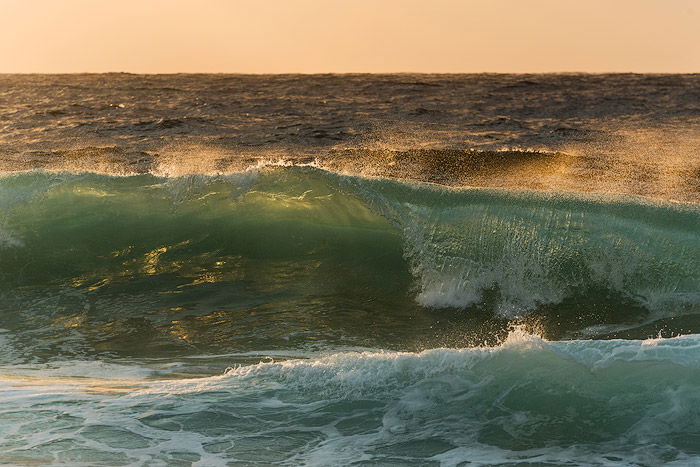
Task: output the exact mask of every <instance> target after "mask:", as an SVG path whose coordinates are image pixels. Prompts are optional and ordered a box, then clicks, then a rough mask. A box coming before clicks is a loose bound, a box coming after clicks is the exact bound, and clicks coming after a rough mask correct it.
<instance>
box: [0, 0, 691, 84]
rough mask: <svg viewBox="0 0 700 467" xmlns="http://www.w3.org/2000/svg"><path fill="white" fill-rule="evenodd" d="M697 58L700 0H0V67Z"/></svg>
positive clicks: (642, 64) (488, 68)
mask: <svg viewBox="0 0 700 467" xmlns="http://www.w3.org/2000/svg"><path fill="white" fill-rule="evenodd" d="M85 71H91V72H103V71H128V72H134V73H171V72H238V73H285V72H303V73H317V72H399V71H406V72H410V71H415V72H547V71H588V72H605V71H635V72H700V0H576V1H567V0H461V1H459V0H421V1H418V0H374V1H371V0H228V1H227V0H191V1H184V0H111V1H107V0H104V1H101V0H0V72H51V73H53V72H85Z"/></svg>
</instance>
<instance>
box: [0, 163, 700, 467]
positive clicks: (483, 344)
mask: <svg viewBox="0 0 700 467" xmlns="http://www.w3.org/2000/svg"><path fill="white" fill-rule="evenodd" d="M0 213H1V214H0V265H1V267H0V278H1V281H0V328H2V331H1V332H0V349H1V350H2V352H1V353H0V385H1V386H2V389H3V391H2V395H0V400H2V405H1V407H0V462H6V463H24V462H38V463H61V462H63V463H68V464H71V465H76V464H80V463H83V464H85V465H129V464H134V465H190V464H193V463H195V464H196V463H199V464H198V465H227V464H228V465H249V464H251V463H253V464H260V465H265V464H288V465H298V464H305V465H329V464H341V465H347V464H353V463H354V464H356V465H432V464H435V465H467V464H466V462H472V463H473V464H475V465H495V464H499V463H500V464H503V465H512V464H519V463H522V464H528V463H530V464H535V465H542V464H545V465H549V464H555V465H559V464H563V463H567V462H568V463H570V464H571V463H573V464H600V465H640V464H641V465H658V464H660V463H673V462H676V463H677V464H678V465H687V464H689V463H696V462H700V459H699V458H698V456H699V455H700V438H699V437H700V422H698V419H699V418H698V416H697V415H698V414H696V413H695V412H697V410H698V409H697V407H698V406H700V405H699V404H698V402H700V401H699V400H698V388H700V373H699V369H700V367H698V363H697V362H698V361H699V358H698V357H700V355H698V352H699V351H700V350H698V349H700V339H699V338H698V334H700V287H699V284H700V209H699V208H698V206H697V205H695V204H684V203H672V202H661V201H649V200H646V199H643V198H637V197H630V196H616V197H611V196H607V197H603V196H595V195H586V196H584V195H575V194H563V193H557V192H528V191H510V190H487V189H469V188H462V189H448V188H444V187H441V186H438V185H429V184H414V183H407V182H401V181H396V180H387V179H379V178H366V177H357V176H345V175H339V174H336V173H331V172H327V171H323V170H320V169H317V168H314V167H262V168H259V169H255V170H247V171H243V172H239V173H233V174H230V175H211V176H205V175H187V176H181V177H157V176H154V175H134V176H123V177H118V176H108V175H98V174H94V173H69V172H41V171H30V172H23V173H18V174H15V175H7V176H3V177H2V178H0ZM673 336H677V337H673Z"/></svg>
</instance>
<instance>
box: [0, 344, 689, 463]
mask: <svg viewBox="0 0 700 467" xmlns="http://www.w3.org/2000/svg"><path fill="white" fill-rule="evenodd" d="M699 352H700V337H699V336H698V335H688V336H684V337H678V338H672V339H652V340H646V341H629V340H628V341H623V340H608V341H590V340H574V341H560V342H548V341H544V340H542V339H540V338H537V337H534V336H532V335H529V334H526V333H524V332H522V331H514V332H513V333H511V334H510V336H509V337H508V338H507V339H506V340H505V342H504V343H503V344H502V345H500V346H498V347H481V348H469V349H432V350H427V351H424V352H421V353H408V352H389V351H382V352H367V351H365V352H343V353H338V354H331V355H326V356H319V355H318V354H315V355H314V356H311V355H309V356H310V357H311V358H307V359H304V358H296V359H290V360H286V361H280V362H275V361H271V360H268V361H267V362H263V363H259V364H255V365H247V366H240V367H235V368H231V369H229V370H228V371H227V372H226V373H225V374H224V375H221V376H213V377H208V378H196V379H167V378H164V377H165V376H166V375H167V374H168V372H172V371H173V369H172V367H170V368H167V365H161V368H160V369H157V368H155V367H154V366H153V365H152V366H151V368H150V369H148V368H135V367H134V366H133V365H131V366H129V367H124V366H119V365H111V366H110V365H107V364H97V363H92V364H90V363H88V362H77V363H73V364H71V365H63V366H61V365H57V364H54V365H52V366H43V367H42V366H41V365H32V366H26V365H25V366H22V367H20V368H6V369H5V370H4V371H6V372H9V373H10V375H4V377H3V379H2V380H0V381H1V383H0V384H2V389H3V391H2V392H1V393H0V401H2V406H3V410H2V412H0V419H1V420H2V421H3V424H1V425H0V435H2V436H0V462H8V463H28V462H39V463H51V462H57V463H78V464H80V463H84V464H89V465H115V464H118V465H131V464H141V463H147V462H153V463H162V464H168V465H173V464H189V463H195V462H199V463H201V464H203V465H224V464H226V463H232V464H233V465H237V464H242V465H247V464H255V463H262V462H265V463H267V464H272V465H319V466H320V465H330V464H334V465H445V466H450V465H462V464H463V463H464V462H465V461H468V462H470V463H473V464H474V465H516V464H517V465H519V464H524V465H533V464H537V465H562V464H566V465H568V464H575V465H611V466H629V465H661V464H664V465H665V464H669V465H694V464H696V463H697V462H699V461H700V448H699V447H698V446H699V445H698V433H700V421H699V420H700V417H698V415H699V414H698V413H697V412H698V407H700V396H699V395H698V391H697V387H698V385H699V384H700V366H699V364H698V362H700V353H699ZM139 370H140V371H139ZM149 372H150V373H151V375H152V377H151V379H148V378H147V379H143V374H144V373H146V374H147V373H149ZM75 374H79V375H80V376H81V378H75V377H72V376H74V375H75ZM10 378H12V379H10Z"/></svg>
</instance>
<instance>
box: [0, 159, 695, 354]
mask: <svg viewBox="0 0 700 467" xmlns="http://www.w3.org/2000/svg"><path fill="white" fill-rule="evenodd" d="M0 206H2V224H1V225H2V238H3V241H2V243H0V262H1V263H2V264H3V268H2V270H1V271H0V276H1V277H2V285H1V286H0V290H1V291H2V308H3V309H5V310H6V313H10V310H16V309H17V307H19V308H20V309H22V310H23V313H24V314H25V318H26V316H31V317H32V319H39V318H37V317H38V316H40V315H41V316H46V315H47V313H48V314H49V315H50V316H51V319H52V320H53V321H51V322H52V323H53V324H52V325H55V324H56V323H60V325H61V326H64V327H66V328H70V327H71V326H74V327H80V326H83V325H87V324H86V323H90V322H93V323H100V326H103V328H102V329H103V330H102V331H100V332H105V329H112V330H114V329H116V328H118V327H119V326H116V325H115V326H116V327H111V328H110V327H109V326H107V327H104V326H106V323H112V324H114V323H115V322H116V321H115V320H116V319H117V318H118V319H120V320H121V321H120V322H121V324H120V326H121V325H124V326H127V327H128V326H132V327H133V326H135V327H134V329H136V328H138V329H139V332H141V333H144V332H146V333H147V334H148V333H156V334H158V333H159V332H161V331H162V329H161V327H162V326H166V325H167V326H168V331H167V332H166V334H167V335H169V336H177V335H179V334H182V335H186V334H188V333H190V334H192V335H194V334H196V333H197V331H196V329H200V330H201V329H204V328H207V327H208V326H212V323H214V322H219V321H221V320H222V318H221V316H219V318H217V317H216V316H217V315H216V313H221V312H224V311H225V310H226V312H227V313H228V312H230V311H231V310H233V309H234V308H235V309H236V310H238V311H241V310H243V309H246V310H251V309H254V308H255V309H256V310H257V311H256V313H258V314H257V316H260V315H261V314H262V315H265V314H266V313H271V314H272V313H273V310H266V311H265V312H264V313H263V312H261V309H263V308H264V307H265V305H266V304H271V303H274V304H275V305H274V306H276V307H277V310H278V311H279V310H280V309H283V310H289V311H290V313H291V312H292V311H291V310H294V313H296V312H298V311H299V310H306V312H310V310H316V311H317V312H318V310H324V313H325V314H324V313H321V314H319V315H317V316H320V315H323V316H324V318H323V319H324V321H323V325H322V326H321V327H323V328H324V329H327V330H329V332H334V331H332V330H333V329H334V328H336V327H338V326H340V327H343V329H344V330H345V331H344V332H346V331H347V329H348V326H350V324H349V323H350V322H351V321H357V320H360V321H365V322H367V321H368V319H369V318H368V317H369V316H370V315H371V316H372V317H371V320H372V321H373V322H377V323H378V322H380V321H381V320H383V321H382V325H386V326H390V323H392V322H393V323H396V321H398V320H400V319H403V318H405V317H406V315H405V314H403V315H402V312H399V311H396V310H398V309H403V310H405V311H404V312H403V313H409V314H410V313H413V311H410V312H409V311H406V310H413V308H412V307H418V308H421V309H424V310H428V311H429V309H434V308H445V309H458V310H467V311H463V312H461V313H462V314H464V313H467V312H468V313H471V314H472V315H474V316H476V315H479V314H480V313H481V315H484V313H485V314H486V315H490V316H496V317H498V319H503V320H506V321H507V320H510V319H519V318H524V317H528V316H535V315H537V316H539V317H540V318H541V319H540V321H541V323H540V324H541V325H542V326H544V327H545V328H546V327H547V326H552V327H556V326H557V325H558V323H564V324H563V325H562V326H564V327H567V329H568V331H571V330H572V329H578V330H579V331H580V330H582V329H588V330H593V331H592V332H594V333H597V334H598V335H602V334H604V333H605V332H609V331H610V329H613V328H614V326H617V328H615V329H618V328H619V327H620V326H622V327H624V325H626V324H629V323H636V324H637V325H638V324H639V323H648V322H653V321H655V320H660V319H667V318H672V317H679V316H681V317H686V318H687V317H692V316H695V315H698V314H699V313H698V311H699V307H700V290H699V289H698V284H700V210H699V209H698V207H697V206H696V205H685V204H679V203H655V202H650V201H645V200H642V199H638V198H623V197H607V198H603V197H593V196H586V197H584V196H579V195H570V194H563V193H537V192H523V191H505V190H484V189H448V188H444V187H441V186H438V185H426V184H413V183H406V182H399V181H395V180H387V179H374V178H365V177H353V176H344V175H338V174H335V173H331V172H326V171H323V170H320V169H316V168H313V167H268V168H262V169H258V170H255V171H245V172H241V173H235V174H230V175H219V176H203V175H190V176H183V177H174V178H165V177H156V176H153V175H139V176H127V177H115V176H106V175H97V174H90V173H83V174H73V173H47V172H28V173H22V174H17V175H12V176H6V177H4V178H1V179H0ZM332 303H335V305H331V304H332ZM261 307H263V308H261ZM48 310H51V311H48ZM414 311H415V310H414ZM415 313H424V311H423V312H419V311H415ZM15 315H16V313H15ZM184 315H186V316H194V318H193V319H194V320H195V321H197V319H199V322H195V323H189V324H187V325H185V324H184V323H183V320H182V317H183V316H184ZM378 316H382V317H381V318H379V317H378ZM444 316H448V315H444ZM455 316H456V315H455ZM205 318H206V319H205ZM287 318H290V316H287ZM433 318H434V316H433ZM433 318H428V317H426V315H424V314H423V315H420V319H418V315H412V319H415V320H416V321H414V324H415V325H416V326H418V327H420V326H422V325H424V326H425V327H426V328H427V327H430V326H432V325H434V324H436V323H434V322H433V323H429V322H428V321H426V320H429V319H433ZM144 319H145V320H146V321H145V322H144V321H143V320H144ZM248 319H250V320H254V319H253V317H252V316H250V315H246V320H248ZM290 319H291V318H290ZM309 319H310V317H309V315H304V314H303V313H302V314H299V315H296V314H295V315H294V318H293V320H294V321H295V322H296V323H297V324H298V325H299V327H300V330H299V332H300V333H301V334H300V335H299V336H300V337H299V338H300V339H303V337H302V336H303V335H304V333H307V334H306V335H307V336H308V335H309V334H308V332H312V331H308V328H309V326H308V323H309V321H308V320H309ZM684 319H685V318H684ZM129 320H131V321H129ZM138 320H141V321H138ZM421 320H423V321H421ZM127 322H129V323H131V324H128V325H127V324H126V323H127ZM251 322H252V321H251ZM135 323H137V324H135ZM138 323H140V324H138ZM164 323H165V324H164ZM176 323H179V325H181V326H185V327H186V328H187V329H186V330H181V331H178V330H177V329H174V328H173V327H177V326H176ZM304 323H306V324H304ZM678 323H680V324H678V326H684V327H685V328H683V332H692V331H693V330H694V329H696V328H695V326H696V325H695V324H694V323H693V322H692V321H687V319H686V320H685V321H683V320H681V321H678ZM316 324H319V323H316ZM666 324H669V323H668V322H665V325H666ZM608 325H614V326H613V328H611V327H609V326H608ZM149 326H150V327H149ZM596 326H598V327H600V326H603V328H601V329H603V331H600V330H599V331H596V329H598V328H597V327H596ZM605 326H608V327H605ZM193 327H194V328H196V329H193ZM354 327H357V325H355V326H354ZM302 328H303V329H307V331H301V329H302ZM311 328H314V326H311ZM146 329H149V330H148V331H146ZM154 329H155V330H154ZM292 329H294V325H292ZM132 330H133V329H132ZM210 331H211V329H210ZM229 331H230V329H229ZM648 331H649V329H648V328H644V331H643V332H645V333H646V332H648ZM110 332H111V331H110ZM124 332H126V331H124ZM382 332H383V331H382ZM654 332H656V331H654ZM178 333H179V334H178ZM346 333H347V332H346ZM545 333H546V331H545ZM273 334H274V335H279V336H280V339H282V338H283V337H282V333H281V332H277V333H276V334H275V333H272V334H271V335H273ZM378 334H380V332H379V331H378ZM149 335H150V334H149ZM646 335H648V334H646ZM122 337H123V336H122ZM180 337H182V336H180ZM209 338H211V335H209ZM221 338H223V336H221ZM115 339H116V337H115ZM181 340H182V339H181ZM184 342H185V343H187V339H185V340H184ZM192 343H193V341H190V342H189V344H192ZM370 344H371V343H370Z"/></svg>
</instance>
